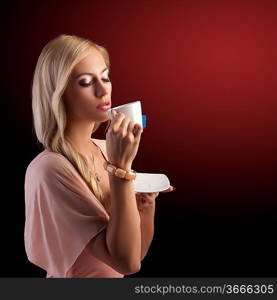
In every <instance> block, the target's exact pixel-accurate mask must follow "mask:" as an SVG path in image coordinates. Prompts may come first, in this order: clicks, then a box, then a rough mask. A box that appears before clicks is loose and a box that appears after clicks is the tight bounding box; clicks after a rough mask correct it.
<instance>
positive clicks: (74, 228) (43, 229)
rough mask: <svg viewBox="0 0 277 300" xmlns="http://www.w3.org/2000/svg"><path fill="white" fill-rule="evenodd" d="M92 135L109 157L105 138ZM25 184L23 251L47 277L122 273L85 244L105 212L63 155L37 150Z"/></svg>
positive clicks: (102, 225) (104, 218) (106, 219)
mask: <svg viewBox="0 0 277 300" xmlns="http://www.w3.org/2000/svg"><path fill="white" fill-rule="evenodd" d="M92 140H93V142H94V143H95V144H96V145H97V146H98V147H99V148H100V149H101V151H102V153H103V155H104V156H105V158H106V159H107V160H108V158H107V152H106V141H105V140H99V139H92ZM24 188H25V228H24V243H25V250H26V254H27V257H28V260H29V261H30V262H31V263H33V264H35V265H37V266H38V267H40V268H42V269H44V270H46V271H47V276H46V277H47V278H69V277H75V278H92V277H113V278H116V277H117V278H118V277H121V278H122V277H124V275H123V274H120V273H118V272H117V271H116V270H114V269H112V268H111V267H110V266H108V265H107V264H105V263H103V262H102V261H100V260H98V259H97V258H96V257H95V256H94V255H93V253H92V250H91V249H89V248H88V243H89V242H93V241H92V239H93V238H94V237H95V236H96V235H97V234H98V233H99V232H101V231H102V230H103V229H105V227H106V226H107V223H108V222H109V215H108V214H107V213H106V211H105V209H104V207H103V205H102V204H101V203H100V201H98V200H97V198H96V197H95V196H94V194H93V193H92V192H91V191H90V189H89V188H88V187H87V185H86V184H85V182H84V181H83V179H82V177H81V176H80V175H79V173H78V172H77V171H76V169H75V168H74V167H73V165H72V164H71V163H70V162H69V161H68V160H67V159H66V158H65V157H64V156H63V155H61V154H58V153H55V152H51V151H48V150H44V151H42V152H41V153H39V154H38V155H37V156H36V157H35V158H34V159H33V160H32V161H31V162H30V164H29V166H28V168H27V170H26V174H25V186H24Z"/></svg>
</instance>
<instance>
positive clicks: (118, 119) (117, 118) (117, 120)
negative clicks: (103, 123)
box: [110, 112, 125, 132]
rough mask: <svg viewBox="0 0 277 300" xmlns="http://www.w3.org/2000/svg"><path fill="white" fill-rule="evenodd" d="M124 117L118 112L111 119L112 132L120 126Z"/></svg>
mask: <svg viewBox="0 0 277 300" xmlns="http://www.w3.org/2000/svg"><path fill="white" fill-rule="evenodd" d="M124 117H125V115H124V114H122V113H121V112H119V113H117V114H116V115H115V117H114V118H113V119H112V121H111V125H110V128H112V129H113V131H114V132H117V131H118V130H119V127H120V126H121V123H122V121H123V120H124Z"/></svg>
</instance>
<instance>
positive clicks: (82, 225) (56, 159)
mask: <svg viewBox="0 0 277 300" xmlns="http://www.w3.org/2000/svg"><path fill="white" fill-rule="evenodd" d="M109 69H110V61H109V55H108V52H107V50H106V49H105V48H104V47H102V46H100V45H98V44H96V43H93V42H92V41H89V40H87V39H83V38H80V37H77V36H70V35H60V36H58V37H57V38H55V39H53V40H51V41H50V42H49V43H48V44H47V45H46V46H45V47H44V48H43V50H42V52H41V54H40V56H39V59H38V61H37V65H36V69H35V73H34V78H33V86H32V109H33V121H34V129H35V133H36V137H37V139H38V141H39V142H40V143H41V144H42V145H43V148H44V151H42V152H41V153H39V154H38V155H37V156H36V157H35V158H34V159H33V160H32V161H31V163H30V164H29V166H28V168H27V170H26V175H25V207H26V210H25V212H26V213H25V216H26V219H25V231H24V238H25V249H26V253H27V257H28V260H29V261H30V262H32V263H33V264H35V265H37V266H39V267H40V268H42V269H44V270H45V271H47V275H46V277H47V278H57V277H60V278H62V277H83V278H84V277H124V275H126V274H133V273H136V272H138V271H139V270H140V267H141V260H142V259H143V258H144V257H145V255H146V253H147V251H148V249H149V246H150V244H151V241H152V239H153V234H154V213H155V198H156V197H157V196H158V193H151V194H138V193H135V192H134V186H133V179H134V178H135V173H134V172H133V170H132V163H133V160H134V158H135V156H136V154H137V151H138V148H139V143H140V138H141V133H142V128H141V127H140V125H139V124H134V123H133V122H132V121H130V119H128V118H127V117H125V116H124V115H123V114H121V113H116V112H114V113H113V118H112V120H111V121H110V124H109V128H108V131H107V133H106V140H99V139H94V138H92V137H91V136H92V134H93V133H94V132H95V131H96V130H97V128H98V127H99V126H100V124H101V123H102V122H106V121H108V120H109V117H108V113H107V110H108V109H109V108H110V107H111V92H112V84H111V81H110V79H109ZM120 169H121V170H120ZM115 170H117V172H116V173H115V172H114V171H115ZM171 190H172V187H171V188H170V189H169V190H168V191H171Z"/></svg>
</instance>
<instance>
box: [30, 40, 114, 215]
mask: <svg viewBox="0 0 277 300" xmlns="http://www.w3.org/2000/svg"><path fill="white" fill-rule="evenodd" d="M91 47H93V48H94V49H96V50H98V51H99V52H100V53H101V54H102V55H103V58H104V61H105V63H106V65H107V67H108V68H110V58H109V54H108V52H107V50H106V49H105V48H104V47H103V46H100V45H98V44H96V43H94V42H92V41H90V40H88V39H84V38H81V37H78V36H74V35H65V34H63V35H59V36H58V37H56V38H55V39H53V40H51V41H50V42H48V43H47V44H46V45H45V47H44V48H43V49H42V52H41V54H40V56H39V58H38V61H37V64H36V68H35V72H34V77H33V84H32V111H33V126H34V130H35V134H36V137H37V139H38V141H39V142H40V143H41V144H42V145H43V147H44V148H45V149H47V150H49V151H53V152H57V153H60V154H62V155H63V156H65V157H66V158H67V159H68V160H69V161H70V162H71V163H72V165H73V166H74V167H75V168H76V170H77V171H78V172H79V174H80V175H81V177H82V178H83V179H84V181H85V182H86V184H87V185H88V187H89V188H90V189H91V191H92V192H93V193H94V195H95V196H96V198H97V199H98V200H99V201H100V202H101V203H102V204H103V206H104V207H105V209H106V211H107V213H110V209H111V205H110V202H107V201H105V199H104V196H103V192H102V190H101V188H100V186H99V184H98V182H97V180H96V179H95V178H94V177H93V176H92V174H91V172H90V170H89V168H88V163H87V161H86V159H85V157H84V156H83V155H82V154H80V153H79V152H78V151H77V150H76V148H75V147H74V146H73V144H72V143H71V142H70V140H69V139H67V137H66V136H65V129H66V123H67V116H66V110H65V105H64V102H63V99H62V96H63V93H64V91H65V88H66V86H67V83H68V79H69V76H70V74H71V72H72V70H73V68H74V67H75V66H76V64H78V62H80V61H81V60H82V59H83V58H84V57H85V56H86V55H87V54H88V52H89V50H90V49H91ZM100 125H101V123H100V122H95V125H94V128H93V131H92V133H93V132H95V131H96V130H97V129H98V128H99V126H100Z"/></svg>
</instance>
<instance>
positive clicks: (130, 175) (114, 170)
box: [104, 161, 137, 180]
mask: <svg viewBox="0 0 277 300" xmlns="http://www.w3.org/2000/svg"><path fill="white" fill-rule="evenodd" d="M104 168H105V170H106V171H108V172H110V173H111V174H114V175H115V176H117V177H119V178H122V179H125V180H134V179H135V178H136V176H137V174H136V171H134V170H131V171H126V170H123V169H120V168H118V167H116V166H114V165H113V164H111V163H110V162H107V161H105V163H104Z"/></svg>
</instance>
